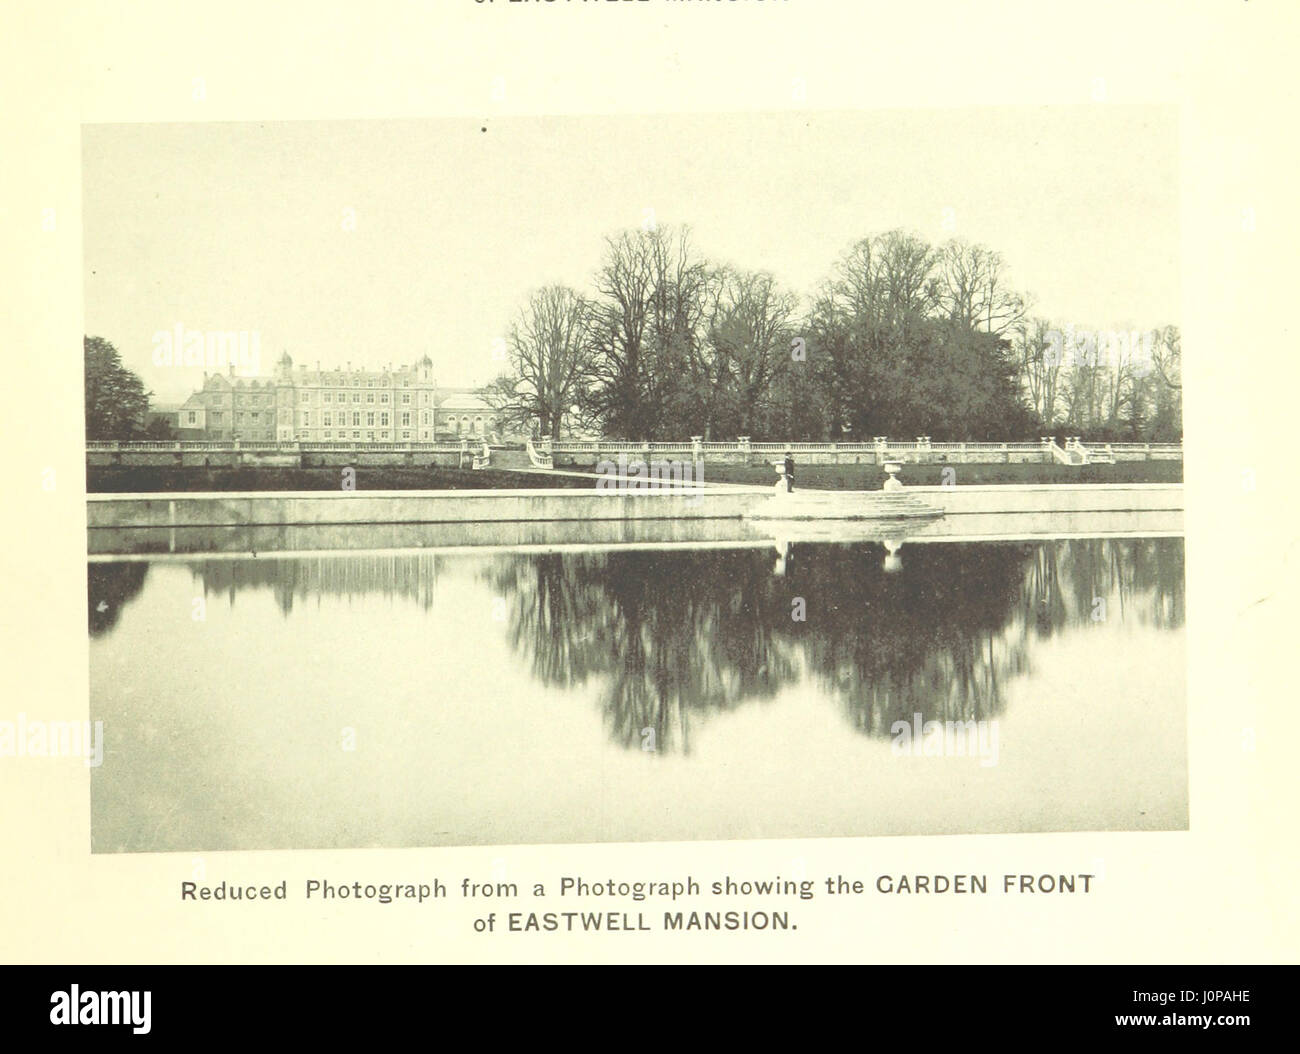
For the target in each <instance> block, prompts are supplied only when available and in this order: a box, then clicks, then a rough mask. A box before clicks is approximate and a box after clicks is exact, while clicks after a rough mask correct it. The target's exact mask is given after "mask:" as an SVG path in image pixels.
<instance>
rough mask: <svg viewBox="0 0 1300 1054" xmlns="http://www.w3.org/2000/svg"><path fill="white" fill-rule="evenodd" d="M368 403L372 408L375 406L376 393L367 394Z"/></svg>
mask: <svg viewBox="0 0 1300 1054" xmlns="http://www.w3.org/2000/svg"><path fill="white" fill-rule="evenodd" d="M366 402H368V403H369V404H370V405H371V406H374V404H375V393H374V392H366Z"/></svg>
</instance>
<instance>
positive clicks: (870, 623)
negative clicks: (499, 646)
mask: <svg viewBox="0 0 1300 1054" xmlns="http://www.w3.org/2000/svg"><path fill="white" fill-rule="evenodd" d="M897 553H898V546H897V545H894V546H892V547H891V546H889V545H888V544H887V543H886V544H884V545H874V544H873V545H859V546H798V545H794V546H787V547H785V555H784V556H781V557H778V556H777V554H775V553H773V552H770V551H766V550H762V551H756V552H749V551H736V552H728V553H701V554H679V553H640V552H628V553H610V554H605V555H598V556H582V557H573V558H569V559H563V558H561V557H558V556H547V557H530V556H516V557H509V558H500V559H497V560H495V561H494V562H493V565H492V567H491V568H490V570H488V571H487V572H486V577H487V579H488V581H489V582H490V583H491V585H492V587H493V588H494V589H495V590H497V591H498V592H499V593H502V594H504V595H507V596H509V597H511V598H512V604H511V608H510V640H511V643H512V644H513V645H514V647H515V648H516V650H517V651H518V652H519V653H521V654H522V655H523V656H525V658H526V659H527V660H528V661H529V663H530V666H531V669H532V671H533V673H534V675H535V676H536V677H538V678H539V679H540V680H542V681H543V682H544V683H547V684H554V685H560V686H568V685H571V684H574V683H585V682H586V681H587V680H589V679H591V678H593V677H596V676H598V675H599V676H601V677H602V678H603V683H604V684H605V688H604V691H603V693H602V699H603V709H604V712H605V714H606V715H607V718H608V721H609V726H610V729H611V733H612V735H613V738H614V739H615V741H617V742H619V743H621V744H623V745H624V746H628V747H640V746H643V745H644V742H645V740H646V738H647V736H648V730H652V731H653V733H654V741H655V742H656V743H657V744H658V749H659V750H661V751H663V750H674V749H681V750H689V744H690V737H689V721H690V716H691V714H692V713H705V712H708V711H710V710H718V709H729V708H732V707H735V706H737V705H739V704H740V703H742V702H745V701H746V700H762V699H765V698H770V697H771V696H772V695H773V694H774V693H775V692H776V691H777V689H778V688H779V687H780V686H781V685H783V684H785V683H788V682H790V681H793V680H795V679H797V678H799V677H800V676H803V675H805V674H809V675H811V676H813V677H815V678H816V679H817V681H818V683H819V684H820V685H821V686H822V687H823V689H824V690H826V691H828V692H833V693H835V694H837V695H838V697H839V698H840V699H841V700H842V702H843V705H844V708H845V711H846V713H847V714H848V716H849V719H850V721H851V723H852V724H853V726H854V727H855V728H857V729H859V730H861V731H864V732H867V733H869V734H873V735H882V736H887V735H888V734H889V729H890V727H891V726H892V725H893V723H894V721H896V720H900V719H903V720H911V718H912V716H913V715H914V714H918V713H919V714H921V715H922V717H923V719H924V720H931V719H934V720H941V721H942V720H956V719H961V720H981V719H984V718H987V717H990V716H993V715H996V714H997V713H999V712H1000V711H1001V709H1002V707H1003V705H1004V699H1003V693H1002V685H1003V684H1005V683H1006V681H1007V680H1008V679H1009V678H1011V677H1013V676H1016V675H1018V674H1022V673H1026V672H1028V671H1029V668H1030V666H1029V648H1028V643H1029V638H1030V636H1031V635H1034V636H1037V637H1045V636H1049V635H1050V634H1051V633H1052V632H1053V631H1055V630H1060V629H1062V628H1064V627H1067V626H1077V625H1086V624H1090V623H1098V622H1104V621H1106V620H1108V619H1111V618H1114V619H1117V620H1119V621H1121V622H1123V621H1127V620H1131V621H1134V622H1136V623H1138V624H1144V623H1148V622H1149V623H1151V624H1153V625H1155V626H1158V627H1161V628H1171V627H1177V626H1181V625H1182V619H1183V565H1182V541H1181V539H1175V538H1154V539H1089V540H1075V541H1068V542H1067V541H1060V542H1054V543H981V544H979V545H960V544H953V545H934V544H930V545H915V546H912V547H910V549H909V552H908V557H907V573H906V574H898V573H896V572H897V571H899V570H900V568H899V566H898V559H899V558H898V555H897ZM778 565H779V568H780V570H781V571H782V572H783V573H781V574H774V573H773V572H774V570H776V569H777V568H778ZM1112 606H1113V607H1114V609H1115V610H1114V611H1113V612H1112V611H1111V608H1112Z"/></svg>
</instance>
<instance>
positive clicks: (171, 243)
mask: <svg viewBox="0 0 1300 1054" xmlns="http://www.w3.org/2000/svg"><path fill="white" fill-rule="evenodd" d="M82 161H83V176H84V181H83V221H84V269H85V332H86V334H87V335H90V336H99V337H103V338H105V339H107V340H109V341H110V342H112V343H113V344H114V345H115V346H116V347H117V349H118V350H119V351H120V352H121V353H122V357H123V361H124V363H125V364H126V365H127V366H128V367H129V368H131V369H133V370H135V371H136V372H137V373H139V374H140V376H141V377H142V378H143V379H144V381H145V384H146V386H147V387H149V388H150V389H152V390H153V392H154V393H155V398H156V400H157V401H162V402H167V401H176V402H179V401H181V400H183V399H184V398H185V397H186V396H187V395H188V394H189V393H190V392H192V391H193V390H194V389H195V388H197V387H198V386H199V385H200V384H201V383H202V372H203V371H202V368H201V367H197V366H195V367H184V366H170V367H169V366H159V365H156V364H155V362H154V357H155V356H154V350H155V341H154V336H155V334H157V333H159V332H161V331H168V332H174V331H175V328H176V327H177V326H178V325H179V326H181V327H183V328H184V330H185V331H186V332H191V331H203V332H206V331H214V330H215V331H247V332H249V333H250V334H252V333H256V334H257V335H258V346H259V347H260V352H261V354H260V358H261V369H262V372H263V373H264V374H265V373H269V372H270V370H271V368H272V365H273V363H274V360H275V359H277V358H278V357H279V355H280V354H281V352H282V351H288V352H289V354H290V355H291V356H292V357H293V359H294V362H295V363H296V364H302V363H306V364H307V365H308V366H309V367H312V368H314V367H315V365H316V363H317V362H319V363H320V364H321V365H322V366H323V367H326V368H329V367H332V366H335V365H338V366H343V365H344V364H346V363H351V364H352V365H353V366H358V365H360V366H365V367H369V368H379V367H382V366H384V365H387V364H389V363H410V362H414V361H415V360H417V359H419V358H420V357H421V356H422V355H424V354H428V355H429V357H430V358H431V359H432V360H433V363H434V374H435V376H436V378H437V380H438V381H439V383H440V384H442V385H445V386H449V387H461V386H476V385H479V384H483V383H485V382H487V381H488V380H490V379H491V378H492V377H493V376H494V375H495V374H496V373H497V372H499V370H500V368H501V365H502V364H501V363H500V362H499V361H498V360H496V359H495V358H494V357H493V348H494V344H495V342H496V341H497V340H498V339H499V338H500V337H502V336H504V334H505V333H506V332H507V330H508V328H509V324H510V321H511V319H512V318H513V317H514V316H515V315H516V314H517V312H518V310H519V308H520V307H521V306H522V305H523V304H524V302H525V301H526V299H527V297H528V294H529V293H530V291H532V290H533V289H536V288H538V287H540V286H543V285H547V284H551V283H556V282H560V283H565V284H569V285H572V286H574V287H575V288H577V289H580V290H586V289H589V288H590V284H591V279H592V275H593V273H594V272H595V270H596V269H597V268H598V266H599V264H600V260H601V255H602V251H603V248H604V239H605V238H606V237H607V236H609V235H611V234H614V233H616V232H618V231H619V230H622V229H626V228H638V227H641V226H642V225H643V224H645V223H647V222H654V223H656V224H659V225H678V224H685V225H688V226H689V227H690V228H691V230H692V233H693V240H694V243H695V245H696V248H697V249H698V250H699V251H700V252H701V253H702V254H703V255H704V256H706V257H708V258H710V259H714V260H717V261H719V262H728V263H731V264H735V265H737V266H741V267H746V268H751V269H755V270H765V271H770V272H771V273H772V274H774V275H775V276H776V277H777V278H778V279H779V280H780V281H781V282H783V283H784V284H786V285H787V286H788V287H789V288H791V289H793V290H794V291H795V292H798V293H800V294H802V295H807V294H809V293H811V292H812V291H813V290H814V289H815V288H816V287H817V285H818V284H819V283H820V282H822V281H823V280H824V279H825V278H826V276H827V275H828V274H829V272H830V270H831V268H832V266H833V264H834V262H835V260H836V259H837V257H839V255H840V254H841V253H842V252H843V251H844V250H845V249H846V248H847V247H848V246H849V245H850V244H851V243H852V242H853V241H855V240H857V239H859V238H862V237H865V236H867V235H870V234H875V233H879V232H882V231H886V230H890V229H894V228H903V229H906V230H909V231H912V232H913V233H915V234H918V235H920V236H921V237H924V238H926V239H927V240H930V241H932V242H934V243H939V242H942V241H944V240H946V239H947V238H950V237H960V238H963V239H965V240H967V241H971V242H976V243H980V244H983V245H986V246H988V247H989V248H991V249H994V250H996V251H997V252H999V253H1000V254H1001V255H1002V257H1003V259H1004V261H1005V263H1006V266H1007V268H1008V272H1007V273H1008V277H1009V278H1010V280H1011V282H1012V284H1013V286H1014V287H1015V288H1016V289H1018V290H1020V291H1022V292H1025V293H1028V294H1029V295H1030V296H1031V297H1032V299H1033V304H1034V310H1035V313H1036V314H1040V315H1043V316H1045V317H1048V318H1050V319H1052V320H1054V321H1057V322H1059V323H1061V324H1062V325H1064V324H1066V323H1070V324H1073V325H1074V326H1075V328H1076V329H1086V328H1095V329H1117V328H1121V327H1123V328H1132V327H1143V328H1146V327H1152V326H1163V325H1167V324H1171V323H1172V324H1178V322H1179V319H1178V316H1177V312H1178V308H1179V286H1178V260H1179V254H1180V246H1179V225H1178V210H1179V203H1178V140H1177V114H1176V111H1175V110H1173V109H1172V108H1169V107H1146V106H1132V107H1128V106H1117V105H1115V104H1107V105H1105V106H1086V105H1080V106H1051V107H997V108H969V109H942V110H924V109H915V110H889V111H878V112H875V111H869V112H861V111H856V112H855V111H820V112H815V113H808V112H784V113H771V114H703V115H700V114H674V115H662V116H655V115H647V116H624V115H619V116H581V117H544V118H538V117H515V118H504V119H503V118H492V119H489V120H465V119H437V120H428V121H410V120H400V121H398V120H370V121H328V122H324V121H295V122H265V123H254V122H248V123H242V122H241V123H226V122H213V123H188V124H112V125H107V124H100V125H86V126H84V127H83V129H82Z"/></svg>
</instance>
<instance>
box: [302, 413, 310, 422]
mask: <svg viewBox="0 0 1300 1054" xmlns="http://www.w3.org/2000/svg"><path fill="white" fill-rule="evenodd" d="M302 423H303V424H304V425H309V424H311V414H309V413H307V412H306V411H303V415H302Z"/></svg>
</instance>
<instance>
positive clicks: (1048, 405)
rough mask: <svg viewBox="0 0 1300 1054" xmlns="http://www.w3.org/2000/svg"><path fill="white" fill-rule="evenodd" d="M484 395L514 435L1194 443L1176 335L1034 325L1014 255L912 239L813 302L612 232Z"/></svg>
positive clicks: (862, 253)
mask: <svg viewBox="0 0 1300 1054" xmlns="http://www.w3.org/2000/svg"><path fill="white" fill-rule="evenodd" d="M506 358H507V366H506V368H505V369H504V371H503V372H502V373H501V375H500V376H498V377H497V378H496V379H495V380H494V381H493V382H492V383H491V384H489V385H488V386H487V387H486V388H484V389H483V392H482V394H483V396H484V398H485V399H486V400H487V401H488V402H489V403H490V404H491V405H492V406H493V407H494V409H496V411H497V412H498V414H499V415H500V416H501V417H502V418H503V420H504V421H505V422H506V423H507V424H508V425H510V426H512V428H513V429H515V430H521V431H525V432H531V433H532V434H533V435H536V436H550V437H558V436H560V435H561V434H566V433H572V432H580V433H598V434H601V435H604V436H607V437H611V438H621V439H633V440H651V439H679V438H683V437H686V436H690V435H702V436H704V437H705V439H731V438H734V437H735V436H737V435H749V436H751V437H753V438H754V439H755V440H763V439H771V440H857V441H862V440H866V439H869V438H870V437H871V436H873V435H890V436H894V437H910V436H915V435H929V436H931V437H933V438H934V439H936V440H972V441H976V440H1010V439H1036V438H1037V437H1038V436H1039V435H1040V434H1048V433H1050V434H1059V433H1060V432H1061V431H1062V430H1064V431H1065V432H1066V433H1068V434H1078V435H1082V436H1083V437H1084V438H1085V439H1108V440H1114V441H1118V440H1121V439H1133V440H1148V441H1150V440H1177V439H1179V438H1180V437H1181V433H1182V402H1181V379H1180V345H1179V337H1178V330H1177V328H1176V327H1174V326H1165V327H1163V328H1161V329H1155V330H1146V331H1141V332H1139V333H1127V332H1126V333H1124V334H1114V333H1097V332H1095V331H1090V330H1086V329H1083V328H1080V327H1076V326H1074V325H1058V324H1055V323H1053V322H1052V321H1050V320H1048V319H1043V318H1040V317H1036V316H1034V315H1033V314H1032V312H1031V310H1030V301H1029V298H1028V297H1027V296H1026V295H1024V294H1023V293H1021V292H1019V291H1017V290H1016V289H1014V288H1012V286H1011V285H1010V283H1009V282H1008V280H1007V278H1006V266H1005V264H1004V262H1003V260H1002V258H1001V256H1000V255H999V254H998V253H996V252H994V251H992V250H990V249H988V248H986V247H984V246H980V245H972V244H969V243H967V242H964V241H961V240H952V241H948V242H946V243H944V244H942V245H937V246H935V245H931V244H930V243H928V242H926V241H925V240H923V239H921V238H919V237H917V236H916V235H914V234H910V233H908V232H905V231H900V230H894V231H887V232H884V233H881V234H876V235H871V236H869V237H866V238H862V239H860V240H859V241H857V242H855V243H853V244H852V245H851V246H849V248H848V249H847V250H846V251H845V252H844V253H843V254H842V255H841V257H840V258H839V259H838V260H837V261H836V262H835V264H834V265H833V267H832V268H831V271H830V273H829V275H828V276H827V277H826V279H825V280H824V281H823V282H822V284H821V285H820V286H819V287H818V288H817V289H816V290H814V291H813V292H812V294H811V295H809V296H806V297H801V296H799V295H798V294H796V293H795V292H794V291H792V290H789V289H786V288H783V287H782V286H781V285H780V283H778V282H777V280H776V279H775V278H774V277H773V276H772V275H771V274H768V273H766V272H762V271H750V270H745V269H743V268H740V267H736V266H733V265H730V264H720V263H716V262H713V261H710V260H708V259H707V258H705V257H704V256H702V255H701V254H700V253H699V252H698V251H697V250H696V248H695V246H694V244H693V241H692V236H691V232H690V230H689V229H688V228H685V227H654V228H652V229H642V230H627V231H623V232H620V233H618V234H615V235H613V236H611V237H609V238H607V239H606V242H605V247H604V253H603V255H602V258H601V261H600V264H599V267H598V268H597V270H596V272H595V274H594V276H593V279H592V282H591V288H590V290H589V291H588V292H580V291H578V290H576V289H574V288H572V287H570V286H566V285H551V286H547V287H544V288H541V289H537V290H535V291H533V292H532V293H531V295H530V296H529V297H528V298H527V300H526V302H525V303H524V304H523V305H522V307H521V308H520V310H519V311H518V313H517V315H516V317H515V319H514V320H513V322H512V323H511V324H510V327H509V330H508V334H507V337H506Z"/></svg>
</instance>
